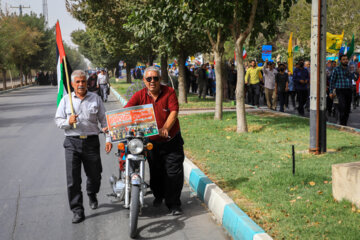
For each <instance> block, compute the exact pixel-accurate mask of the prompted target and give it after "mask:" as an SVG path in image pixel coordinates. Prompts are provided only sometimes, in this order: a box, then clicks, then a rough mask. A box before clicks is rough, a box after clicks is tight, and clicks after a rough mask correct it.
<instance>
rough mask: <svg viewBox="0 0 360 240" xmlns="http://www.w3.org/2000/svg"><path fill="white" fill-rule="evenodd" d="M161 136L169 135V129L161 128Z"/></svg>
mask: <svg viewBox="0 0 360 240" xmlns="http://www.w3.org/2000/svg"><path fill="white" fill-rule="evenodd" d="M159 136H160V137H163V138H168V137H169V131H168V130H167V129H166V128H160V129H159Z"/></svg>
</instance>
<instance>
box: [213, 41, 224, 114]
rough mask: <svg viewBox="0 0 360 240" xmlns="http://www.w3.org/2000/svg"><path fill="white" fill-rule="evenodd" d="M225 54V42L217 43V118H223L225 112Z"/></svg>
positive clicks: (215, 52) (215, 54) (215, 53)
mask: <svg viewBox="0 0 360 240" xmlns="http://www.w3.org/2000/svg"><path fill="white" fill-rule="evenodd" d="M223 55H224V42H219V43H217V46H216V49H215V50H214V56H215V76H216V96H215V116H214V119H215V120H221V119H222V114H223V84H222V83H223V73H222V57H223Z"/></svg>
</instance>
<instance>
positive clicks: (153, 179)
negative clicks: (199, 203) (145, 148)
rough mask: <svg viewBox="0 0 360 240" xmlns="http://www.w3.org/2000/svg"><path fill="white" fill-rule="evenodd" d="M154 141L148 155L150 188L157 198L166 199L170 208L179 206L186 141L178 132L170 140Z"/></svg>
mask: <svg viewBox="0 0 360 240" xmlns="http://www.w3.org/2000/svg"><path fill="white" fill-rule="evenodd" d="M152 143H153V145H154V148H153V150H151V151H150V154H149V156H148V161H149V167H150V188H151V190H152V191H153V194H154V197H155V198H158V199H165V204H166V206H167V207H168V208H172V207H178V206H180V205H181V201H180V196H181V190H182V188H183V185H184V167H183V162H184V158H185V155H184V148H183V145H184V141H183V139H182V137H181V134H180V133H178V134H177V135H176V136H175V137H174V138H173V139H172V140H171V141H169V142H165V143H160V142H152Z"/></svg>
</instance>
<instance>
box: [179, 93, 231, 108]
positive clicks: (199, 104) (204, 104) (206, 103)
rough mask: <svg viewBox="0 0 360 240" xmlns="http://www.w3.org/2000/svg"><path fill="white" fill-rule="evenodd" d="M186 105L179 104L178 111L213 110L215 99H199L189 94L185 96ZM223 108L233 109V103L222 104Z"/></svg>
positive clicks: (195, 95)
mask: <svg viewBox="0 0 360 240" xmlns="http://www.w3.org/2000/svg"><path fill="white" fill-rule="evenodd" d="M187 100H188V103H182V104H180V109H197V108H200V109H202V108H210V109H215V98H209V97H207V98H205V99H203V98H201V99H200V98H199V97H198V95H197V94H193V93H189V94H188V96H187ZM223 107H235V104H234V102H233V101H226V102H223Z"/></svg>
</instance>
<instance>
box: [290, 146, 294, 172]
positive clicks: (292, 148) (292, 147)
mask: <svg viewBox="0 0 360 240" xmlns="http://www.w3.org/2000/svg"><path fill="white" fill-rule="evenodd" d="M291 150H292V163H293V165H292V166H293V168H292V173H293V176H295V146H294V145H292V146H291Z"/></svg>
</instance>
